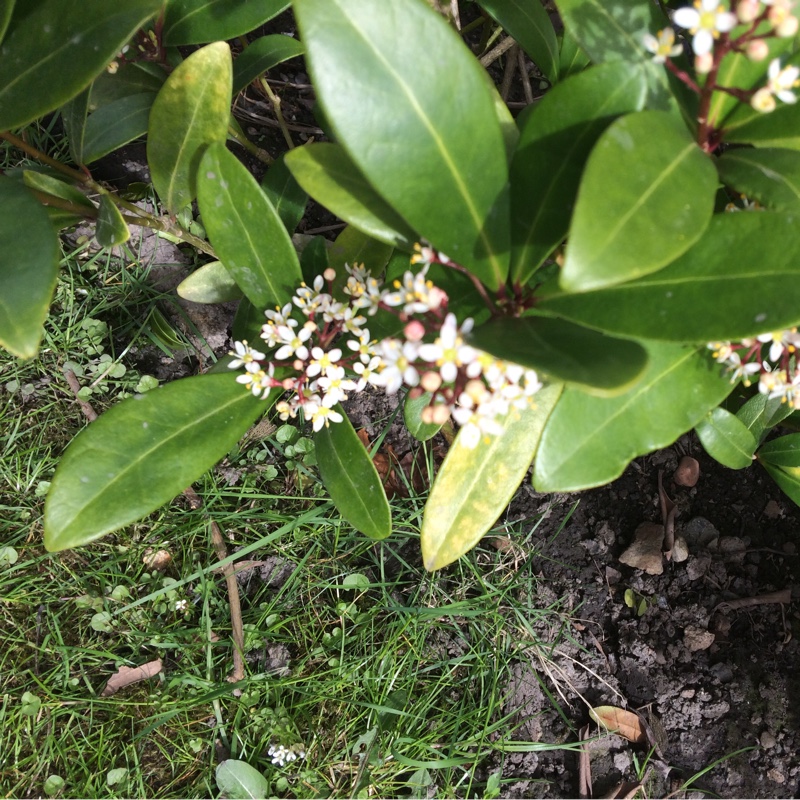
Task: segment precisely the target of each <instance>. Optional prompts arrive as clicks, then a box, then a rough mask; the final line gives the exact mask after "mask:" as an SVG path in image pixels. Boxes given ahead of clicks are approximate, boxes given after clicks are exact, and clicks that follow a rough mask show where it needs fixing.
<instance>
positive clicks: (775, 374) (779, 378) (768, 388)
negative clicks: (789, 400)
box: [758, 362, 789, 400]
mask: <svg viewBox="0 0 800 800" xmlns="http://www.w3.org/2000/svg"><path fill="white" fill-rule="evenodd" d="M762 368H763V371H762V373H761V378H760V379H759V381H758V391H759V392H761V394H765V395H767V397H769V398H770V399H772V398H774V397H780V398H781V399H782V400H784V399H786V393H787V390H788V388H789V384H788V383H787V381H786V370H783V369H776V370H773V369H772V367H771V366H770V365H769V364H767V363H766V362H764V363H763V364H762Z"/></svg>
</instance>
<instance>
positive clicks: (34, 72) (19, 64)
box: [0, 0, 161, 130]
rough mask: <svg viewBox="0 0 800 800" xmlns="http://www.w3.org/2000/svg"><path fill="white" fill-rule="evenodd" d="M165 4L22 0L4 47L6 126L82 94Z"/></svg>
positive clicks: (1, 113) (2, 125)
mask: <svg viewBox="0 0 800 800" xmlns="http://www.w3.org/2000/svg"><path fill="white" fill-rule="evenodd" d="M160 8H161V0H126V2H124V3H109V2H108V1H107V0H39V2H36V3H33V2H26V3H18V4H17V7H16V8H15V13H14V14H13V15H12V17H11V22H10V24H9V27H8V30H7V32H6V36H5V39H4V40H3V45H2V48H1V49H0V130H6V129H7V128H18V127H21V126H22V125H25V123H27V122H30V121H31V120H34V119H36V118H37V117H41V116H42V115H43V114H46V113H47V112H48V111H53V110H55V109H56V108H59V107H60V106H63V105H64V103H66V102H67V101H68V100H70V99H71V98H73V97H75V95H77V94H79V93H80V92H81V90H82V89H84V88H85V87H86V86H88V85H89V84H90V83H91V81H92V79H93V78H94V77H95V76H96V75H98V74H99V73H100V72H102V71H103V68H104V67H105V66H106V64H108V62H109V61H111V59H112V58H114V56H115V55H117V53H119V51H120V50H121V49H122V47H123V46H124V45H125V44H126V43H127V42H128V40H129V39H130V38H131V36H133V34H134V33H135V32H136V31H137V30H138V29H139V28H140V27H141V26H142V25H143V24H144V23H145V22H146V21H147V20H148V19H149V18H150V17H152V16H153V15H154V14H155V13H156V12H157V11H158V10H159V9H160Z"/></svg>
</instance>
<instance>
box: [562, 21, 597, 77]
mask: <svg viewBox="0 0 800 800" xmlns="http://www.w3.org/2000/svg"><path fill="white" fill-rule="evenodd" d="M590 63H591V59H590V58H589V54H588V53H587V52H586V51H585V50H584V49H583V48H582V47H581V46H580V45H579V44H578V40H577V39H576V38H575V36H574V35H573V34H572V33H571V31H568V30H564V31H563V33H562V34H561V35H560V36H559V47H558V74H559V76H560V78H561V80H562V81H563V80H564V79H565V78H568V77H569V76H570V75H577V74H578V73H579V72H583V70H584V69H586V67H588V66H589V64H590Z"/></svg>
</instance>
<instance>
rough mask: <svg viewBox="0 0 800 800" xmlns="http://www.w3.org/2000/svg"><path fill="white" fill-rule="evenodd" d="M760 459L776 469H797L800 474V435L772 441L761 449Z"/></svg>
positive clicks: (793, 434) (791, 434)
mask: <svg viewBox="0 0 800 800" xmlns="http://www.w3.org/2000/svg"><path fill="white" fill-rule="evenodd" d="M758 459H759V461H761V462H763V463H769V464H773V465H774V466H776V467H790V468H796V469H797V470H798V474H800V433H790V434H789V435H788V436H781V437H780V438H778V439H771V440H770V441H769V442H767V443H766V444H765V445H763V446H762V447H761V448H759V451H758Z"/></svg>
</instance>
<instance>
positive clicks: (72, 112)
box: [61, 84, 92, 164]
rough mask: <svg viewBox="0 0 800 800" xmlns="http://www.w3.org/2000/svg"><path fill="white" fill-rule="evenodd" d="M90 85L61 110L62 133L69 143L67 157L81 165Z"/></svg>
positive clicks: (90, 90) (90, 92)
mask: <svg viewBox="0 0 800 800" xmlns="http://www.w3.org/2000/svg"><path fill="white" fill-rule="evenodd" d="M91 94H92V87H91V84H90V85H89V86H87V87H86V88H85V89H84V90H83V91H82V92H81V93H80V94H79V95H76V96H75V97H73V98H72V100H70V101H69V102H68V103H66V104H65V105H64V106H62V108H61V120H62V122H63V123H64V133H65V134H66V137H67V141H68V142H69V155H70V158H72V160H73V161H74V162H75V163H76V164H83V163H84V161H83V140H84V137H85V135H86V115H87V114H88V113H89V98H90V96H91Z"/></svg>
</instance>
